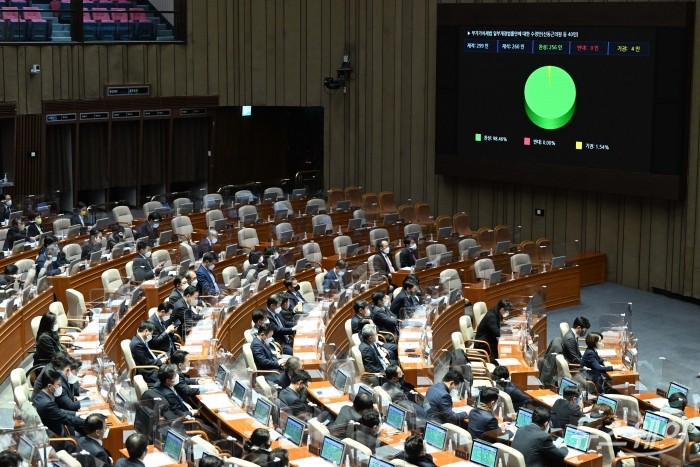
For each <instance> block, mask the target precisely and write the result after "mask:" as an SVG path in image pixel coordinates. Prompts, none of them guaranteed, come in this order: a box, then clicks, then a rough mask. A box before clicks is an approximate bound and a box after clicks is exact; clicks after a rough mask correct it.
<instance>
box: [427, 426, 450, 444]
mask: <svg viewBox="0 0 700 467" xmlns="http://www.w3.org/2000/svg"><path fill="white" fill-rule="evenodd" d="M425 442H426V444H428V445H429V446H432V447H434V448H435V449H437V450H438V451H444V450H445V443H446V442H447V428H443V427H441V426H440V425H438V424H437V423H435V422H428V423H426V425H425Z"/></svg>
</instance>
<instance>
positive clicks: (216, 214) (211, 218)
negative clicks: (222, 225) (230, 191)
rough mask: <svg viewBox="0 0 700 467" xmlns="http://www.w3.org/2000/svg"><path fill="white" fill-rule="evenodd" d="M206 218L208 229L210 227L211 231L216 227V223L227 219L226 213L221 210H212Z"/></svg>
mask: <svg viewBox="0 0 700 467" xmlns="http://www.w3.org/2000/svg"><path fill="white" fill-rule="evenodd" d="M204 218H205V219H206V222H207V227H209V228H210V229H211V228H213V227H214V225H215V224H216V221H218V220H221V219H225V217H224V213H223V212H221V210H220V209H211V210H209V211H207V213H206V214H205V215H204Z"/></svg>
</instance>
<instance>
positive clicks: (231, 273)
mask: <svg viewBox="0 0 700 467" xmlns="http://www.w3.org/2000/svg"><path fill="white" fill-rule="evenodd" d="M221 277H222V279H223V280H224V285H228V283H229V282H231V280H232V279H233V278H234V277H238V268H237V267H236V266H226V267H225V268H224V270H223V271H221Z"/></svg>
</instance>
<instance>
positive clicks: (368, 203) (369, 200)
mask: <svg viewBox="0 0 700 467" xmlns="http://www.w3.org/2000/svg"><path fill="white" fill-rule="evenodd" d="M362 209H363V210H364V211H365V214H367V216H369V217H371V218H372V219H375V218H376V215H377V213H378V212H379V197H378V196H377V194H376V193H365V194H364V195H362Z"/></svg>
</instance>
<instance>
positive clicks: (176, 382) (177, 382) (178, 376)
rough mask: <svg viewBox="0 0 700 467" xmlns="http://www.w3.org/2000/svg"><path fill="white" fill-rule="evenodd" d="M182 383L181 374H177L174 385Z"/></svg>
mask: <svg viewBox="0 0 700 467" xmlns="http://www.w3.org/2000/svg"><path fill="white" fill-rule="evenodd" d="M179 383H180V375H178V374H175V379H174V380H173V386H177V385H178V384H179Z"/></svg>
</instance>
